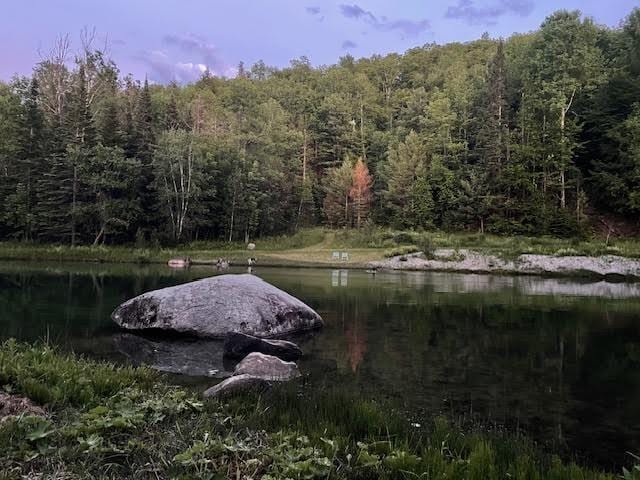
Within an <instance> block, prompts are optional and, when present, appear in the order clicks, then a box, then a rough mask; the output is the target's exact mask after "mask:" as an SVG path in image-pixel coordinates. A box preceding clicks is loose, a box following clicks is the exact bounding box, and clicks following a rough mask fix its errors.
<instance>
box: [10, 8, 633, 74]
mask: <svg viewBox="0 0 640 480" xmlns="http://www.w3.org/2000/svg"><path fill="white" fill-rule="evenodd" d="M6 3H7V4H6V5H3V8H2V15H1V16H0V79H2V80H8V79H9V78H11V76H12V75H13V74H15V73H19V74H28V73H29V72H30V71H31V68H32V67H33V65H34V63H36V62H37V61H38V60H39V58H40V56H39V53H38V52H39V51H40V52H44V51H47V50H48V49H49V48H50V46H51V45H52V43H53V42H54V40H55V38H56V37H57V36H58V35H60V34H64V33H68V34H70V36H71V38H72V41H73V42H74V46H75V47H76V48H77V46H78V45H79V33H80V31H81V30H82V28H83V27H89V28H91V29H93V28H95V30H96V32H97V34H98V36H99V37H100V38H101V39H102V40H101V42H100V43H101V44H102V43H103V42H104V38H105V36H108V39H109V44H110V50H111V56H112V57H113V59H114V60H115V61H116V62H117V64H118V66H119V67H120V70H121V72H122V73H123V74H126V73H132V74H133V75H134V76H135V77H137V78H144V76H145V75H147V76H148V78H149V79H150V80H151V81H153V82H168V81H170V80H172V79H175V80H177V81H180V82H185V81H189V80H193V79H195V78H198V77H199V76H200V73H201V71H202V70H203V69H204V68H205V66H206V67H208V68H209V69H210V70H211V71H212V72H214V73H216V74H219V75H228V76H229V75H233V74H234V73H235V67H236V66H237V64H238V63H239V62H240V61H241V60H242V61H244V62H245V64H246V65H247V66H250V65H251V64H253V63H254V62H256V61H257V60H260V59H262V60H264V62H265V63H267V64H268V65H275V66H284V65H287V64H288V63H289V60H291V59H292V58H297V57H300V56H302V55H306V56H307V57H308V58H309V59H310V60H311V62H312V63H313V64H314V65H321V64H331V63H335V62H336V61H337V60H338V58H339V57H340V56H342V55H344V54H345V53H351V54H352V55H354V56H356V57H361V56H369V55H372V54H374V53H381V54H383V53H388V52H403V51H405V50H407V49H408V48H411V47H415V46H420V45H423V44H425V43H430V42H434V41H435V42H437V43H446V42H451V41H467V40H472V39H476V38H478V37H479V36H480V35H481V34H482V33H483V32H485V31H487V32H489V33H490V34H491V36H494V37H498V36H505V37H506V36H509V35H510V34H511V33H513V32H526V31H529V30H532V29H535V28H537V27H538V26H539V25H540V23H541V22H542V21H543V20H544V18H545V16H547V15H548V14H550V13H551V12H553V11H554V10H557V9H559V8H566V9H580V10H582V12H583V13H585V14H587V15H590V16H592V17H594V18H595V19H596V21H597V22H598V23H601V24H605V25H610V26H616V25H618V24H619V22H620V21H621V20H622V19H623V18H624V17H625V16H626V15H627V14H629V13H630V12H631V9H632V8H633V7H635V6H638V5H640V1H639V0H395V1H393V2H391V1H388V0H356V2H355V3H353V2H352V1H344V0H342V1H333V0H329V1H327V0H20V1H17V0H7V2H6Z"/></svg>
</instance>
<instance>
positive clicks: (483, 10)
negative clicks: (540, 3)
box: [445, 0, 534, 25]
mask: <svg viewBox="0 0 640 480" xmlns="http://www.w3.org/2000/svg"><path fill="white" fill-rule="evenodd" d="M533 9H534V3H533V0H498V2H497V3H492V4H485V5H482V6H478V5H476V2H475V1H474V0H458V3H457V4H456V5H452V6H450V7H449V8H448V9H447V12H446V13H445V17H446V18H452V19H457V20H464V21H466V22H467V23H469V24H471V25H495V23H496V21H497V20H498V18H500V17H502V16H504V15H519V16H521V17H526V16H528V15H529V14H531V12H532V11H533Z"/></svg>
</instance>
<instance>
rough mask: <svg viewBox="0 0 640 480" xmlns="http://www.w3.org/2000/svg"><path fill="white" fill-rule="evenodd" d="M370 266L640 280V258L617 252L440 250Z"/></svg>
mask: <svg viewBox="0 0 640 480" xmlns="http://www.w3.org/2000/svg"><path fill="white" fill-rule="evenodd" d="M369 267H370V268H377V269H381V270H396V271H432V272H451V273H468V274H489V275H526V276H540V277H555V278H558V277H561V278H584V279H593V280H605V281H609V282H629V283H635V282H640V260H638V259H633V258H627V257H621V256H616V255H601V256H598V257H590V256H577V255H571V256H554V255H532V254H522V255H519V256H517V257H516V258H515V259H505V258H502V257H500V256H498V255H493V254H487V253H481V252H478V251H474V250H469V249H460V250H451V249H441V250H436V251H435V252H434V254H433V256H432V257H430V258H427V257H426V256H425V255H424V254H423V253H422V252H418V253H413V254H409V255H398V256H395V257H392V258H389V259H385V260H381V261H375V262H371V263H370V264H369Z"/></svg>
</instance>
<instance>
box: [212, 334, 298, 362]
mask: <svg viewBox="0 0 640 480" xmlns="http://www.w3.org/2000/svg"><path fill="white" fill-rule="evenodd" d="M253 352H258V353H264V354H265V355H273V356H274V357H278V358H281V359H282V360H287V361H292V360H297V359H299V358H300V357H301V356H302V350H300V347H298V345H296V344H295V343H293V342H288V341H286V340H266V339H264V338H258V337H254V336H252V335H247V334H244V333H240V332H232V333H230V334H228V335H227V337H226V338H225V341H224V355H225V356H226V357H229V358H237V359H241V358H244V357H246V356H247V355H249V354H250V353H253Z"/></svg>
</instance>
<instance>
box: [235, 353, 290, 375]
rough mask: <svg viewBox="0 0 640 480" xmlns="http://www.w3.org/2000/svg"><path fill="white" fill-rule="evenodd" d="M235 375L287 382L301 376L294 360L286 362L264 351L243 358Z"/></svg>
mask: <svg viewBox="0 0 640 480" xmlns="http://www.w3.org/2000/svg"><path fill="white" fill-rule="evenodd" d="M233 374H234V376H235V375H244V374H248V375H252V376H254V377H258V378H262V379H264V380H271V381H275V382H286V381H288V380H293V379H294V378H298V377H299V376H300V370H298V365H296V364H295V363H294V362H285V361H284V360H280V359H279V358H278V357H274V356H272V355H264V354H262V353H257V352H254V353H250V354H249V355H247V356H246V357H245V358H244V360H242V361H241V362H240V363H239V364H238V365H237V366H236V369H235V371H234V372H233Z"/></svg>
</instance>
